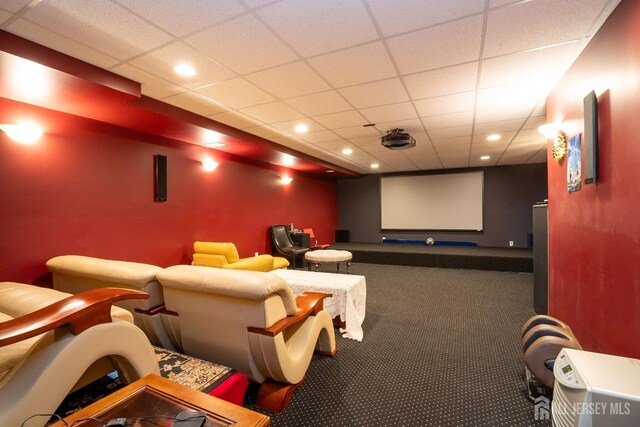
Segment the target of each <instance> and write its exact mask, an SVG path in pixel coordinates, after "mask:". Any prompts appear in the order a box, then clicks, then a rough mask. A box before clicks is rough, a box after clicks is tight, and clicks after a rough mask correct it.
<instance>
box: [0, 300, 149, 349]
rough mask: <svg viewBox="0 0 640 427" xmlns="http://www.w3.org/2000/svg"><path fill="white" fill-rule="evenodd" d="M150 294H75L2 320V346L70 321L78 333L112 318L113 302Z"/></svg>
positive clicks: (71, 327)
mask: <svg viewBox="0 0 640 427" xmlns="http://www.w3.org/2000/svg"><path fill="white" fill-rule="evenodd" d="M145 298H149V295H148V294H146V293H144V292H140V291H134V290H130V289H120V288H100V289H92V290H90V291H86V292H82V293H79V294H77V295H72V296H70V297H68V298H65V299H63V300H60V301H58V302H56V303H53V304H51V305H49V306H47V307H44V308H41V309H40V310H36V311H34V312H33V313H29V314H27V315H25V316H21V317H18V318H16V319H13V320H9V321H7V322H2V323H0V347H2V346H5V345H9V344H13V343H16V342H19V341H23V340H26V339H29V338H33V337H35V336H38V335H40V334H42V333H44V332H47V331H51V330H53V329H56V328H59V327H61V326H64V325H69V329H70V330H71V333H73V334H74V335H78V334H79V333H80V332H82V331H84V330H86V329H89V328H90V327H92V326H95V325H98V324H100V323H109V322H111V304H112V303H114V302H116V301H121V300H124V299H145Z"/></svg>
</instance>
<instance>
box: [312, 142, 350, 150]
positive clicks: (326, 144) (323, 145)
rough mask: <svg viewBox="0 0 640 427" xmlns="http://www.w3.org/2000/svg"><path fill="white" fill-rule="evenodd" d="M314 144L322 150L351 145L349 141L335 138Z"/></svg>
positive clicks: (337, 148) (340, 148) (338, 148)
mask: <svg viewBox="0 0 640 427" xmlns="http://www.w3.org/2000/svg"><path fill="white" fill-rule="evenodd" d="M314 145H315V146H316V147H318V148H321V149H323V150H328V151H339V150H342V149H343V148H347V147H351V144H349V142H347V141H345V140H344V139H336V140H333V141H322V142H318V143H315V144H314Z"/></svg>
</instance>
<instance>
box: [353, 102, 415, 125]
mask: <svg viewBox="0 0 640 427" xmlns="http://www.w3.org/2000/svg"><path fill="white" fill-rule="evenodd" d="M360 112H361V113H362V114H363V115H364V116H365V117H366V118H367V120H369V123H384V122H391V121H396V120H406V119H414V118H418V115H417V114H416V111H415V109H414V108H413V105H412V104H411V103H410V102H402V103H399V104H391V105H381V106H379V107H369V108H362V109H361V110H360Z"/></svg>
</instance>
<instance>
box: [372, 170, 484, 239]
mask: <svg viewBox="0 0 640 427" xmlns="http://www.w3.org/2000/svg"><path fill="white" fill-rule="evenodd" d="M483 186H484V173H483V172H482V171H479V172H465V173H454V174H441V175H414V176H392V177H382V178H381V179H380V211H381V227H382V229H387V230H477V231H480V230H482V227H483V222H482V220H483V217H482V212H483V209H482V201H483Z"/></svg>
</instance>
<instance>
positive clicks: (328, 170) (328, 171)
mask: <svg viewBox="0 0 640 427" xmlns="http://www.w3.org/2000/svg"><path fill="white" fill-rule="evenodd" d="M334 172H335V171H334V170H333V169H327V173H334Z"/></svg>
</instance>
